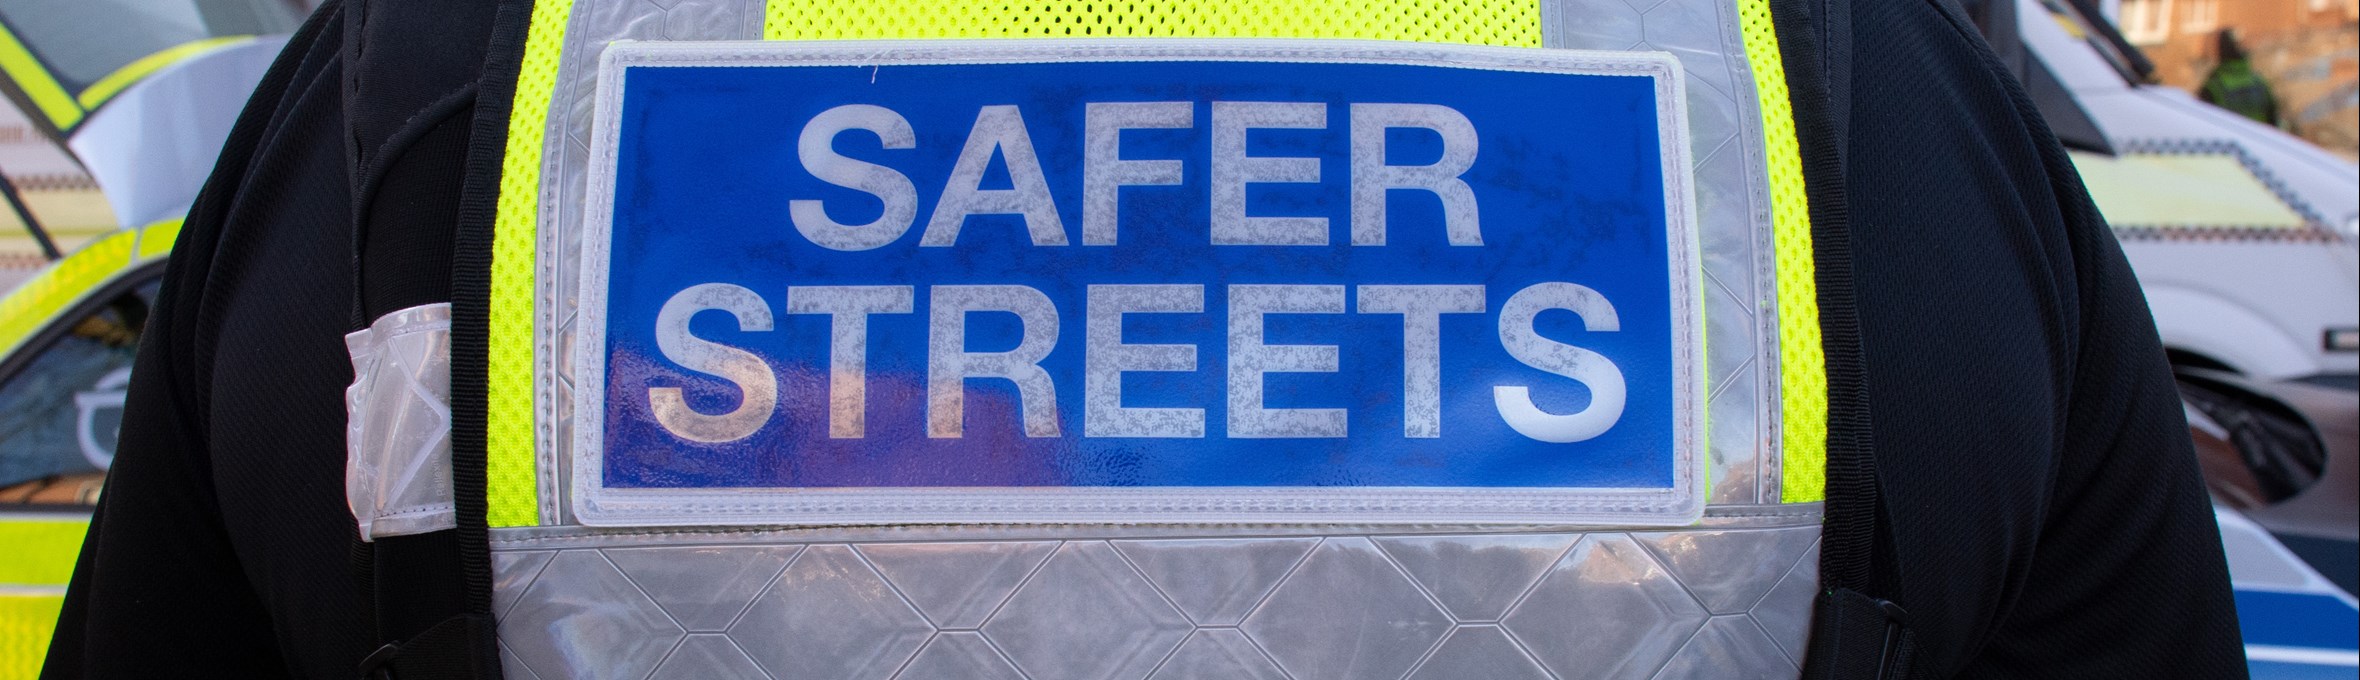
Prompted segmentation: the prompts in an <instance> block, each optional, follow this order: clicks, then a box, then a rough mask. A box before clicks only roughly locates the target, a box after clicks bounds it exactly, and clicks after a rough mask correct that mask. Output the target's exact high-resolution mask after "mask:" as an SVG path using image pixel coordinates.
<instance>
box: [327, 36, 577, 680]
mask: <svg viewBox="0 0 2360 680" xmlns="http://www.w3.org/2000/svg"><path fill="white" fill-rule="evenodd" d="M460 4H462V5H469V4H470V3H460ZM532 4H533V3H532V2H531V0H501V2H499V4H498V6H497V7H496V8H492V9H491V11H489V12H485V11H484V10H485V9H486V6H483V5H473V6H470V7H462V8H458V9H459V10H460V11H456V12H454V11H453V9H454V8H448V7H445V8H440V9H436V8H431V7H426V6H423V5H409V6H406V7H405V6H403V3H368V2H351V3H350V4H347V5H346V11H347V12H348V16H347V24H348V26H350V27H353V28H350V29H348V30H352V31H354V34H353V35H351V36H350V38H349V40H348V43H347V45H348V47H351V46H358V47H359V48H361V49H366V48H367V47H368V46H369V45H370V43H371V42H372V41H375V42H378V43H379V45H377V47H378V48H379V49H380V50H381V52H380V53H379V54H378V55H375V56H372V57H369V58H363V59H355V60H353V61H351V62H348V63H347V64H346V67H347V68H350V69H365V70H369V71H371V72H375V71H392V72H394V73H397V74H398V73H400V72H401V71H402V70H403V69H405V68H410V67H414V66H418V64H411V63H406V62H407V61H409V60H412V59H417V60H428V61H432V60H449V59H452V58H454V55H453V54H452V53H451V52H450V50H452V49H461V50H465V48H472V47H475V46H474V45H465V46H454V45H450V44H448V43H449V42H452V41H449V40H447V38H448V37H449V36H424V35H410V33H414V32H417V31H419V30H431V29H430V28H427V27H424V25H423V24H413V25H404V26H395V25H393V24H397V23H409V22H402V21H400V20H398V19H397V18H396V17H395V16H394V15H393V14H392V13H395V12H400V13H405V14H409V15H416V14H421V13H423V12H440V13H441V14H443V15H445V16H446V17H448V16H449V15H453V14H473V13H485V14H490V15H491V17H490V21H489V22H488V23H490V24H491V27H490V31H489V38H488V41H487V42H486V43H485V44H484V45H483V46H482V47H483V50H484V52H483V54H482V55H481V58H480V60H478V59H476V58H475V57H474V55H472V54H468V53H467V52H466V51H461V52H459V53H458V56H459V57H460V58H464V59H465V60H466V63H465V64H464V66H465V67H475V66H476V64H478V63H480V64H481V66H480V71H479V72H478V73H476V74H475V76H474V78H473V80H471V81H466V82H461V83H458V84H456V85H454V86H451V87H447V88H446V87H441V86H435V87H433V88H431V89H434V90H437V92H434V93H432V94H431V98H422V101H421V102H419V103H418V104H417V105H415V106H409V107H407V108H409V109H413V110H412V111H406V112H405V113H404V114H403V115H407V116H409V118H407V119H405V120H402V121H400V122H399V123H398V125H396V126H391V127H385V128H382V129H386V130H390V132H389V133H387V134H384V135H383V137H384V139H383V142H382V143H374V142H373V137H374V135H362V137H363V139H360V140H358V142H357V144H356V147H355V149H354V150H353V153H352V157H353V159H354V162H355V165H356V167H355V171H354V178H355V191H356V194H355V204H356V214H355V222H354V246H353V247H354V251H353V267H354V277H355V282H356V284H357V285H356V288H355V300H354V301H353V305H354V310H355V315H354V316H355V317H356V321H355V324H356V325H359V324H365V323H367V322H366V321H365V319H368V318H374V316H375V315H377V314H382V313H384V312H387V311H392V309H398V308H400V307H404V306H408V305H411V304H421V303H423V302H426V301H413V300H399V299H396V298H395V297H390V296H389V295H388V289H394V290H400V289H407V288H431V289H438V290H437V292H440V293H442V295H440V296H437V297H436V300H449V301H450V302H451V311H452V324H451V325H452V328H451V421H452V422H451V468H452V469H451V479H452V485H453V487H454V488H453V491H454V496H455V499H454V500H455V501H456V505H457V513H456V514H457V518H458V522H457V524H458V526H457V528H455V529H451V530H445V531H437V532H431V533H427V534H420V535H415V536H395V537H385V538H379V539H377V540H376V541H375V542H374V543H367V544H362V545H363V547H362V553H361V555H360V557H361V558H362V560H361V562H362V564H364V565H365V568H366V571H367V574H368V580H369V583H370V585H371V587H372V588H373V590H374V596H375V604H376V606H375V610H376V615H377V637H378V640H379V641H380V642H382V643H383V645H382V646H380V647H379V648H378V649H377V651H376V652H375V653H373V654H371V655H369V657H368V658H367V659H366V660H364V661H363V662H362V664H361V666H360V668H359V669H357V674H358V675H359V676H360V677H364V678H371V679H372V680H374V679H380V678H388V679H397V680H413V679H418V678H478V679H496V678H499V677H501V669H500V663H499V655H498V652H497V645H496V642H495V640H496V637H495V619H494V617H493V614H492V585H491V583H492V572H491V554H490V543H489V541H488V535H487V530H486V528H485V527H486V523H485V509H486V499H485V490H484V415H483V414H484V410H485V397H484V394H485V391H484V383H485V373H484V371H485V365H486V356H487V351H486V338H487V337H488V323H487V319H488V317H489V313H488V312H489V304H490V303H489V300H490V296H489V291H490V280H491V242H492V222H493V214H494V208H493V206H494V205H495V203H496V202H497V200H498V197H499V185H500V166H501V156H502V154H503V153H504V151H505V149H506V146H507V128H508V114H509V108H510V104H511V101H510V100H511V99H512V98H513V93H514V90H515V81H516V74H517V69H518V64H519V62H520V61H521V60H522V58H523V52H524V36H525V31H526V27H527V26H529V24H530V18H531V12H532ZM372 5H379V6H374V7H373V6H372ZM372 10H374V11H377V12H385V13H387V15H386V16H383V17H372V16H370V14H371V13H372ZM372 19H376V21H374V22H372ZM451 20H455V21H474V19H472V18H469V17H460V18H455V19H451ZM475 25H476V26H481V25H482V24H481V23H477V24H475ZM372 28H375V29H379V30H376V31H372V30H370V29H372ZM479 30H480V29H479ZM479 35H481V34H479ZM405 36H406V37H407V40H406V42H408V43H409V44H411V45H413V46H414V47H412V48H411V49H410V51H411V52H414V53H415V54H403V51H404V50H403V48H402V47H397V46H395V45H393V44H385V43H397V44H398V43H401V42H405V41H404V37H405ZM438 37H440V38H446V39H445V40H438V39H437V38H438ZM434 65H437V66H445V67H448V66H450V64H447V63H442V64H434ZM366 75H367V74H348V76H358V77H356V78H355V79H354V80H351V81H348V82H350V83H354V84H353V85H348V87H350V88H354V89H352V90H348V107H347V108H348V110H349V111H352V112H353V115H356V116H361V115H367V114H368V113H369V111H368V109H369V108H370V107H372V106H382V105H384V104H385V102H384V101H383V99H382V97H383V96H384V94H385V92H384V91H383V90H382V89H380V90H376V91H371V90H370V85H369V84H368V83H367V82H366V81H364V80H361V79H360V78H361V77H365V76H366ZM399 78H400V76H399V75H394V76H389V79H392V80H396V81H397V80H398V79H399ZM398 85H399V83H391V84H390V85H389V86H398ZM356 90H357V91H356ZM421 106H422V107H423V108H419V107H421ZM470 108H472V111H473V113H472V116H470V115H467V112H468V111H469V109H470ZM356 120H358V119H357V118H356ZM356 126H357V123H356ZM370 149H376V151H374V152H371V151H370ZM396 155H399V156H403V157H402V158H396V157H394V156H396ZM381 195H382V199H381ZM422 195H424V196H432V197H435V198H436V199H442V200H425V201H420V200H415V199H417V198H419V197H420V196H422ZM449 196H455V197H456V201H455V202H452V201H449V200H447V199H446V198H444V197H449ZM428 205H440V206H443V207H442V208H439V209H424V210H422V209H421V207H420V206H428ZM428 213H432V214H428Z"/></svg>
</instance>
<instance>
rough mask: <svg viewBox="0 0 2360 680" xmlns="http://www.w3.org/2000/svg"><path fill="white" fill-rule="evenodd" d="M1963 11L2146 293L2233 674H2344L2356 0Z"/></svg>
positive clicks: (2109, 0)
mask: <svg viewBox="0 0 2360 680" xmlns="http://www.w3.org/2000/svg"><path fill="white" fill-rule="evenodd" d="M1969 13H1970V15H1971V18H1972V19H1973V20H1974V21H1975V22H1976V23H1977V25H1978V27H1979V28H1981V29H1982V31H1983V33H1984V36H1985V38H1986V39H1987V41H1988V42H1990V43H1991V45H1992V48H1993V51H1994V52H1995V53H1997V54H1998V55H1999V57H2000V60H2001V62H2002V63H2003V64H2005V65H2006V66H2008V67H2009V68H2010V69H2012V70H2014V71H2015V74H2016V76H2017V78H2018V79H2019V80H2021V81H2022V82H2023V83H2024V85H2025V89H2026V93H2027V94H2028V95H2029V96H2030V97H2031V99H2032V100H2033V103H2034V105H2035V106H2036V107H2037V108H2039V110H2040V112H2041V116H2042V118H2044V119H2046V120H2047V121H2048V123H2049V126H2050V127H2051V128H2052V130H2053V131H2054V132H2055V133H2056V134H2057V136H2058V138H2059V140H2060V141H2062V142H2064V144H2065V146H2066V147H2067V150H2068V153H2070V154H2071V156H2072V158H2073V161H2074V164H2075V165H2076V166H2077V167H2078V168H2079V169H2080V170H2081V174H2082V180H2083V182H2084V183H2086V184H2087V185H2088V186H2089V190H2090V197H2091V198H2092V199H2093V200H2095V202H2096V203H2097V205H2098V209H2099V212H2101V213H2103V214H2104V215H2105V217H2106V219H2107V222H2108V223H2109V224H2110V225H2111V226H2113V228H2114V232H2115V234H2116V236H2117V238H2118V239H2119V240H2120V241H2121V242H2122V247H2123V252H2124V254H2125V255H2127V256H2128V257H2129V259H2130V261H2131V266H2132V268H2133V269H2134V270H2135V271H2136V272H2137V274H2138V276H2139V281H2140V285H2141V287H2142V288H2144V289H2145V291H2146V295H2147V303H2148V306H2149V307H2150V308H2151V309H2152V310H2153V311H2154V314H2155V321H2156V326H2157V330H2158V332H2159V333H2160V334H2161V336H2162V339H2163V343H2164V346H2165V349H2166V352H2167V353H2168V354H2169V357H2170V360H2171V362H2172V364H2173V370H2174V373H2175V375H2176V377H2177V378H2178V383H2179V389H2180V392H2181V397H2182V403H2183V405H2184V406H2185V412H2186V414H2187V416H2188V422H2189V436H2190V437H2191V438H2192V439H2193V440H2194V441H2195V444H2196V451H2197V458H2198V462H2199V464H2200V465H2201V466H2202V468H2203V470H2204V475H2205V481H2206V486H2207V487H2208V491H2210V492H2211V494H2212V497H2213V501H2214V506H2215V508H2216V510H2217V512H2218V515H2219V517H2220V518H2221V529H2222V539H2223V544H2224V546H2225V547H2226V549H2227V551H2228V553H2229V561H2230V571H2231V572H2232V574H2231V575H2232V580H2233V581H2234V584H2235V586H2236V588H2237V602H2238V616H2239V619H2240V624H2241V626H2242V627H2243V628H2244V630H2245V636H2246V651H2247V654H2248V656H2249V657H2250V658H2251V665H2252V671H2253V675H2254V677H2255V678H2264V679H2267V678H2309V677H2344V678H2349V677H2352V675H2353V674H2354V672H2355V671H2356V669H2360V651H2356V650H2355V644H2354V638H2355V637H2356V634H2355V630H2356V625H2360V624H2356V621H2360V609H2356V608H2355V607H2354V599H2353V596H2352V593H2353V592H2354V590H2355V585H2354V578H2355V576H2354V574H2355V571H2356V570H2360V569H2356V564H2360V493H2356V490H2360V391H2356V387H2355V383H2356V382H2360V381H2356V380H2355V376H2356V375H2360V267H2356V266H2355V261H2356V259H2360V258H2356V255H2360V233H2355V230H2360V169H2356V168H2355V167H2354V165H2353V162H2352V160H2351V159H2352V158H2353V155H2354V151H2355V137H2354V135H2353V130H2354V126H2355V122H2356V121H2360V102H2356V101H2355V99H2354V92H2355V90H2354V89H2353V88H2354V83H2355V82H2356V79H2355V68H2354V63H2355V57H2356V56H2360V55H2356V54H2355V51H2356V50H2355V45H2356V43H2360V40H2356V37H2360V22H2356V21H2355V19H2360V3H2355V2H2353V0H2242V1H2239V0H1983V1H1981V2H1970V3H1969ZM2116 18H2119V19H2120V23H2117V22H2116V21H2115V19H2116ZM2149 49H2152V50H2153V52H2152V53H2150V52H2148V51H2147V50H2149ZM2207 102H2211V103H2207ZM2232 109H2234V110H2232ZM2297 133H2299V134H2301V135H2303V137H2298V136H2296V134H2297ZM2306 137H2307V139H2306Z"/></svg>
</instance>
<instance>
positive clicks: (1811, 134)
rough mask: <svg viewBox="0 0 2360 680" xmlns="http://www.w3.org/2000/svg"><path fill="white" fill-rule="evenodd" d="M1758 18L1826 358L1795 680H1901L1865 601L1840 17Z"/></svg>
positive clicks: (1807, 5) (1866, 546) (1869, 504)
mask: <svg viewBox="0 0 2360 680" xmlns="http://www.w3.org/2000/svg"><path fill="white" fill-rule="evenodd" d="M1770 15H1771V20H1772V22H1773V24H1774V26H1775V28H1776V30H1777V32H1778V44H1779V52H1780V55H1781V57H1782V59H1783V61H1784V62H1785V67H1786V82H1787V88H1788V96H1789V98H1790V99H1791V100H1792V103H1793V105H1794V121H1795V136H1796V139H1797V142H1798V144H1799V145H1800V146H1801V152H1802V161H1803V178H1804V185H1805V192H1806V195H1807V196H1808V197H1809V200H1810V204H1811V210H1810V214H1811V245H1812V248H1813V251H1814V252H1813V256H1814V257H1813V259H1814V261H1815V262H1816V265H1817V273H1818V278H1817V283H1818V288H1819V300H1818V302H1819V323H1820V337H1821V340H1822V345H1821V346H1822V350H1823V351H1824V352H1825V355H1826V360H1827V364H1826V365H1827V505H1826V508H1827V522H1826V526H1825V529H1824V534H1823V538H1822V539H1821V541H1820V564H1819V583H1820V593H1819V598H1818V600H1817V601H1816V602H1815V603H1814V605H1813V607H1814V612H1813V619H1812V630H1811V642H1810V646H1809V648H1808V652H1807V653H1806V654H1805V656H1804V663H1803V677H1806V678H1814V679H1819V678H1826V679H1845V680H1851V679H1860V680H1889V679H1899V678H1906V677H1908V676H1909V670H1910V669H1909V666H1910V659H1911V657H1913V656H1914V650H1915V647H1916V641H1915V638H1914V636H1913V634H1912V633H1911V630H1910V628H1909V625H1908V622H1907V617H1906V614H1905V613H1904V612H1903V611H1902V610H1901V607H1900V606H1898V605H1895V604H1894V603H1893V602H1892V601H1891V600H1888V599H1885V598H1883V597H1879V596H1877V595H1875V593H1878V592H1880V588H1881V587H1882V586H1881V584H1880V583H1879V580H1878V579H1877V563H1876V560H1875V556H1876V552H1877V549H1878V548H1879V546H1880V544H1881V543H1882V542H1883V541H1882V539H1881V538H1880V537H1881V536H1882V535H1883V532H1882V530H1881V526H1880V524H1881V523H1882V520H1883V519H1884V505H1883V493H1882V490H1881V489H1880V486H1879V484H1878V480H1877V462H1876V455H1875V448H1874V445H1873V444H1874V442H1873V440H1872V439H1871V431H1870V429H1869V425H1870V422H1871V421H1870V417H1869V411H1868V403H1869V402H1868V359H1867V355H1866V353H1865V351H1864V350H1863V349H1862V346H1861V330H1860V315H1859V307H1858V305H1857V303H1856V302H1855V297H1854V295H1853V281H1852V245H1851V238H1852V225H1851V211H1850V208H1849V205H1848V201H1849V197H1848V195H1847V193H1846V191H1845V186H1844V144H1845V140H1846V138H1847V137H1846V133H1847V132H1848V130H1849V127H1850V126H1849V125H1848V124H1847V116H1848V115H1849V113H1850V110H1851V91H1850V83H1851V7H1850V6H1849V2H1848V0H1771V13H1770Z"/></svg>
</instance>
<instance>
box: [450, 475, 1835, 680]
mask: <svg viewBox="0 0 2360 680" xmlns="http://www.w3.org/2000/svg"><path fill="white" fill-rule="evenodd" d="M1811 509H1812V510H1816V508H1811ZM1817 521H1818V520H1817V514H1816V512H1811V513H1808V514H1802V513H1798V514H1796V515H1795V516H1793V517H1789V518H1786V519H1785V520H1783V521H1774V522H1763V521H1759V520H1751V521H1742V522H1740V521H1721V522H1719V524H1720V526H1714V524H1715V522H1714V520H1712V519H1709V518H1708V521H1707V526H1706V527H1705V528H1701V529H1696V530H1688V531H1676V532H1619V531H1594V532H1480V533H1478V532H1470V533H1445V534H1415V533H1405V534H1397V535H1382V534H1340V533H1339V534H1330V535H1324V536H1306V535H1293V536H1289V535H1283V534H1284V530H1271V531H1272V532H1273V533H1274V534H1276V535H1244V534H1239V535H1228V536H1222V535H1215V536H1211V537H1208V536H1206V534H1208V533H1210V534H1222V533H1231V534H1237V533H1238V532H1240V531H1243V530H1242V529H1239V528H1196V529H1189V528H1174V527H1157V528H1152V529H1140V528H1126V529H1110V528H1103V527H1100V528H1074V529H1055V528H1037V529H1030V530H1022V529H1018V530H1006V531H1031V532H1033V535H1028V536H1023V537H1021V538H1014V539H1007V538H1001V535H999V534H990V533H984V534H967V535H961V534H958V533H956V532H957V530H955V529H940V528H935V529H923V528H904V529H894V528H878V529H865V530H864V529H848V530H820V531H810V532H804V533H786V532H782V533H778V534H762V533H753V534H735V535H732V534H721V533H711V532H673V533H668V534H661V535H658V534H655V533H654V532H598V531H592V530H580V529H563V530H551V529H539V530H530V529H528V530H499V531H497V532H495V535H494V540H493V542H494V545H495V550H496V553H497V554H496V559H495V560H494V565H495V566H494V571H495V574H494V576H495V581H496V584H497V585H496V589H497V591H498V600H497V606H498V607H499V609H500V612H499V613H500V615H501V620H500V634H501V651H502V655H501V658H502V659H504V661H505V663H506V664H507V667H508V673H509V674H510V677H520V678H532V677H539V678H557V677H567V678H592V677H595V678H604V677H615V678H879V679H888V678H892V679H913V680H914V679H920V678H1010V679H1025V680H1097V679H1107V678H1127V679H1149V678H1152V679H1154V680H1175V679H1183V678H1222V679H1234V678H1268V679H1274V680H1275V679H1281V678H1284V679H1290V680H1346V679H1350V680H1360V679H1367V678H1388V679H1408V680H1422V679H1426V678H1533V679H1536V680H1538V679H1549V678H1554V679H1559V680H1572V679H1574V678H1727V677H1783V678H1791V677H1795V676H1796V675H1797V673H1798V672H1799V671H1798V669H1797V663H1798V661H1799V659H1800V656H1801V651H1802V650H1801V642H1802V640H1803V639H1804V637H1805V635H1806V634H1807V628H1808V626H1809V622H1810V616H1809V613H1810V607H1811V599H1810V595H1811V593H1812V592H1813V589H1814V585H1815V584H1816V582H1817V576H1818V568H1817V566H1818V562H1817V560H1818V551H1817V550H1816V546H1817V543H1818V540H1819V531H1818V527H1817ZM1297 531H1303V529H1297ZM1190 532H1193V535H1191V533H1190ZM1060 534H1062V535H1063V536H1064V537H1060ZM1142 534H1149V535H1145V536H1142ZM790 537H793V538H797V539H803V540H802V541H801V542H797V541H794V540H788V539H789V538H790ZM979 538H980V540H978V539H979Z"/></svg>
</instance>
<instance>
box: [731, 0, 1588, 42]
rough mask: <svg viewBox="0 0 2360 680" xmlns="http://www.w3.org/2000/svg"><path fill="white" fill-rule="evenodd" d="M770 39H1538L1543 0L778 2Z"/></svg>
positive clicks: (770, 15)
mask: <svg viewBox="0 0 2360 680" xmlns="http://www.w3.org/2000/svg"><path fill="white" fill-rule="evenodd" d="M762 37H764V38H766V39H770V40H849V39H874V38H1106V37H1114V38H1157V37H1160V38H1363V39H1370V40H1411V41H1418V42H1436V43H1462V44H1470V45H1500V46H1508V47H1539V46H1540V44H1541V22H1540V2H1539V0H1130V1H1124V2H1071V1H1033V2H1022V1H1019V2H1010V1H1008V0H948V1H943V0H878V1H875V2H845V1H844V0H771V2H770V5H769V7H768V12H767V13H766V14H765V15H764V17H763V21H762Z"/></svg>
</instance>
